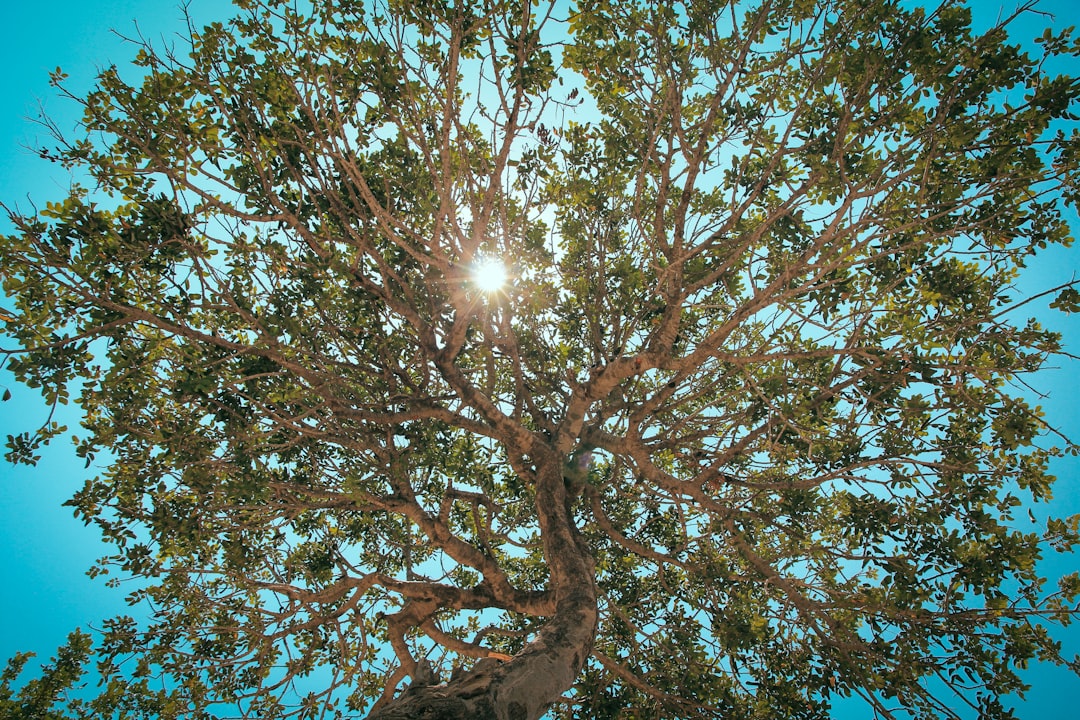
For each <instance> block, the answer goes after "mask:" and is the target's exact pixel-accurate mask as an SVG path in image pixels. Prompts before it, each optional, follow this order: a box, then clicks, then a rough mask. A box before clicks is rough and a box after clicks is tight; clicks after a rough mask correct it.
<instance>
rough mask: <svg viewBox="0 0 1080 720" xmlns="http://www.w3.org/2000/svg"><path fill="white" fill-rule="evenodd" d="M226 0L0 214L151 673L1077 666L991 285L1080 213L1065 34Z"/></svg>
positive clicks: (533, 688) (585, 677)
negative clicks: (1046, 561)
mask: <svg viewBox="0 0 1080 720" xmlns="http://www.w3.org/2000/svg"><path fill="white" fill-rule="evenodd" d="M236 4H237V6H238V9H239V15H238V17H237V18H236V19H234V20H232V21H231V22H230V23H228V24H214V25H210V26H208V27H206V28H204V29H202V30H198V31H196V30H195V29H192V31H191V34H190V46H189V47H187V48H185V49H184V52H183V53H180V52H175V51H174V50H172V49H161V48H156V47H154V46H153V45H152V44H149V43H140V49H139V52H138V55H137V58H136V65H137V66H138V67H139V68H140V69H141V70H140V72H141V75H140V76H139V77H138V78H137V79H135V80H134V81H127V80H125V79H123V77H122V74H121V72H120V71H119V70H118V69H116V68H109V69H107V70H105V71H104V72H102V73H101V75H100V77H99V87H98V89H96V90H95V91H94V92H93V93H91V94H90V95H89V96H88V97H86V98H84V99H79V98H75V97H74V95H72V97H73V98H74V99H77V100H79V102H81V103H82V105H83V107H84V110H85V116H84V122H83V126H84V130H85V133H84V135H82V136H80V137H77V138H74V139H67V138H64V137H62V136H61V135H60V134H59V133H58V134H57V145H56V147H55V148H43V149H42V150H41V154H42V155H43V156H44V157H46V158H48V159H52V160H54V161H59V162H61V163H63V165H64V166H65V167H68V168H72V169H73V170H76V171H78V172H79V173H81V175H80V176H81V177H88V178H90V179H92V184H93V187H92V188H91V187H86V186H81V185H76V186H74V187H73V189H72V191H71V193H70V195H69V196H68V197H67V198H65V199H63V200H62V201H60V202H56V203H49V204H47V205H46V206H45V208H44V209H42V210H40V211H37V210H35V211H34V212H32V213H29V214H27V213H25V212H19V211H18V210H17V209H14V208H9V210H8V212H9V216H10V219H11V221H12V222H13V223H14V225H15V227H16V228H17V232H16V233H15V234H14V235H11V236H9V237H5V238H4V240H3V243H2V255H0V268H2V273H3V281H4V289H5V292H6V294H7V296H8V298H9V302H8V303H7V304H8V305H10V307H11V309H10V310H6V311H5V321H6V332H7V334H8V336H9V337H10V338H11V339H13V342H14V343H15V345H14V346H12V347H10V348H9V349H6V350H5V351H4V353H5V358H6V363H7V367H8V368H9V369H10V370H11V371H12V372H13V373H14V374H15V375H16V376H17V377H18V379H19V380H21V381H23V382H25V383H27V384H29V385H31V386H33V387H40V388H41V391H42V393H43V395H44V396H45V398H46V399H47V400H48V401H49V402H50V403H53V404H57V403H66V402H68V401H69V399H70V398H71V397H74V398H75V399H76V400H77V402H78V403H79V405H80V408H81V411H82V413H83V414H84V420H83V422H82V424H83V430H81V431H80V432H79V438H78V440H77V445H78V452H79V454H80V456H82V457H85V458H86V460H87V466H88V467H89V466H90V465H92V464H94V463H95V461H98V462H101V463H103V464H104V469H103V470H102V471H101V472H100V474H99V475H98V476H97V477H95V478H93V479H91V480H89V481H88V482H87V483H86V484H85V486H84V487H83V488H82V489H81V490H80V491H79V492H78V493H77V494H76V495H75V496H74V498H73V499H72V500H71V505H72V506H73V507H74V508H75V511H76V513H77V514H78V515H79V516H81V517H82V518H83V519H85V520H86V521H87V522H94V523H97V524H98V525H99V526H100V528H101V529H102V531H103V533H104V536H105V538H106V539H107V541H108V542H110V543H111V544H112V546H113V547H114V551H113V554H111V555H110V556H109V557H107V558H105V559H104V560H103V564H102V566H101V567H100V568H98V571H99V572H106V571H107V569H108V568H113V569H118V570H119V571H121V572H123V573H126V574H129V575H133V576H135V577H139V578H143V579H144V580H145V581H146V584H145V586H144V587H142V588H141V589H139V590H137V591H136V592H134V593H133V596H132V601H133V602H138V601H146V602H147V603H149V606H150V607H151V608H152V614H151V616H150V620H149V621H148V623H147V624H146V625H140V624H139V623H136V622H135V621H134V620H133V619H131V618H117V619H116V620H114V621H113V622H111V623H110V624H109V625H108V626H107V627H106V628H105V629H104V633H103V640H102V646H101V647H100V648H99V653H100V655H99V669H100V670H101V672H102V673H104V676H105V677H106V678H111V680H110V683H115V682H119V681H118V680H117V678H120V677H124V678H127V680H126V682H127V683H129V684H128V685H125V686H124V687H125V692H127V691H130V692H133V693H136V694H138V693H140V692H141V693H143V694H144V695H145V696H146V697H145V698H144V701H143V704H142V705H139V706H138V707H141V708H143V709H142V710H140V711H139V712H144V713H157V714H159V715H161V716H163V717H171V716H181V715H182V716H184V717H209V716H210V715H211V714H213V713H216V714H222V713H224V714H226V715H228V714H241V715H244V716H257V717H278V716H287V715H295V716H299V717H324V716H334V717H338V716H343V715H348V714H350V713H351V714H353V715H355V714H357V713H361V714H362V713H369V715H368V717H370V718H373V719H374V718H378V719H379V720H388V719H389V718H404V717H409V718H414V717H425V718H451V717H454V718H456V717H474V718H500V719H505V718H537V717H540V716H541V715H543V714H544V713H545V712H546V711H548V709H549V708H551V712H552V713H553V715H555V716H558V717H566V718H616V717H631V716H632V717H640V718H705V717H718V718H725V719H732V720H733V719H736V718H759V717H769V718H772V717H793V718H822V717H826V716H827V714H828V709H829V707H830V703H831V702H833V701H834V700H835V699H836V698H837V697H846V696H851V695H858V696H861V697H862V698H864V699H865V701H866V702H867V703H868V704H869V705H870V706H871V707H872V708H873V710H874V712H875V713H876V715H877V716H880V717H903V716H908V715H910V716H921V717H926V716H928V715H941V716H945V717H958V716H963V715H964V713H965V712H967V711H965V710H962V709H961V708H963V707H966V706H968V705H970V707H971V708H973V710H972V712H975V711H976V710H977V712H978V714H979V716H980V717H986V718H997V717H1009V716H1010V712H1009V711H1008V710H1007V709H1006V708H1005V707H1004V705H1003V703H1002V697H1003V696H1005V695H1008V694H1010V693H1018V692H1021V691H1022V690H1023V688H1024V685H1023V683H1022V681H1021V678H1020V676H1019V675H1018V672H1019V670H1020V669H1022V668H1023V667H1025V666H1026V664H1027V663H1028V662H1029V661H1030V660H1032V659H1040V660H1050V661H1054V662H1058V663H1065V662H1069V661H1067V659H1066V658H1064V657H1062V654H1061V647H1060V643H1059V642H1057V641H1056V640H1055V639H1054V637H1053V635H1052V634H1051V632H1050V630H1051V627H1052V626H1053V625H1054V624H1056V623H1060V624H1066V623H1068V622H1069V620H1070V618H1071V613H1072V610H1071V604H1072V603H1073V602H1074V601H1075V600H1076V596H1077V594H1078V592H1080V577H1078V576H1077V575H1076V574H1073V575H1069V576H1067V577H1064V578H1061V579H1059V580H1056V582H1055V583H1050V582H1048V581H1047V580H1045V579H1043V578H1041V577H1040V576H1039V574H1038V572H1037V568H1036V563H1037V562H1038V560H1039V559H1040V557H1041V556H1042V554H1043V553H1044V551H1046V550H1048V549H1050V548H1053V549H1054V550H1056V551H1059V552H1067V551H1070V550H1071V548H1072V547H1073V546H1074V544H1075V543H1076V542H1078V541H1080V537H1078V533H1077V530H1078V519H1077V518H1070V519H1066V520H1058V519H1051V520H1050V521H1048V523H1047V525H1046V528H1045V530H1044V531H1043V532H1041V533H1035V532H1031V531H1029V530H1025V529H1022V527H1028V528H1030V525H1024V523H1026V522H1027V519H1026V518H1019V519H1018V518H1016V517H1015V514H1016V513H1017V512H1021V513H1022V512H1023V510H1022V508H1024V507H1025V503H1031V502H1039V501H1043V500H1046V499H1048V498H1049V497H1050V489H1051V484H1052V480H1053V478H1052V476H1051V475H1050V474H1049V463H1050V461H1051V459H1052V458H1053V457H1054V456H1056V455H1060V454H1062V453H1063V452H1069V453H1074V452H1075V450H1076V448H1075V447H1074V446H1073V445H1071V444H1069V443H1068V442H1067V440H1065V439H1064V438H1060V440H1061V443H1062V444H1063V446H1064V450H1060V449H1056V448H1054V447H1052V445H1053V444H1054V440H1053V437H1054V436H1053V432H1052V427H1051V425H1050V424H1049V423H1048V422H1047V421H1046V420H1045V419H1044V418H1043V417H1042V415H1041V412H1040V410H1039V408H1038V407H1034V406H1032V405H1031V404H1029V403H1028V401H1027V400H1025V397H1024V392H1023V391H1022V390H1023V384H1022V383H1023V381H1022V378H1023V377H1025V376H1027V375H1029V374H1031V373H1035V372H1037V371H1038V370H1039V368H1040V367H1042V366H1043V364H1044V363H1045V361H1046V360H1047V359H1048V358H1049V357H1052V356H1054V355H1055V354H1057V353H1061V352H1062V348H1061V338H1060V337H1059V336H1058V335H1057V334H1055V333H1052V332H1049V331H1047V330H1046V329H1044V328H1042V327H1041V326H1040V325H1039V324H1038V323H1036V322H1035V321H1033V320H1027V319H1026V318H1024V316H1023V311H1022V310H1020V308H1021V306H1023V305H1025V304H1026V303H1027V302H1029V301H1030V300H1032V299H1033V298H1032V297H1030V296H1024V295H1021V294H1018V293H1017V292H1016V291H1015V289H1014V287H1013V283H1014V281H1015V280H1016V278H1017V276H1018V273H1019V272H1020V271H1021V270H1022V269H1023V268H1024V265H1025V262H1027V261H1028V260H1029V259H1030V257H1031V256H1032V255H1033V254H1034V253H1036V252H1037V251H1039V250H1040V249H1043V248H1045V247H1047V246H1048V245H1050V244H1063V243H1067V242H1069V240H1070V236H1069V229H1068V226H1067V224H1066V221H1065V219H1064V217H1063V211H1064V209H1065V207H1066V206H1068V205H1072V204H1073V203H1075V202H1076V200H1077V186H1076V178H1077V173H1078V171H1080V164H1078V159H1080V139H1078V135H1077V134H1076V131H1075V129H1074V125H1073V123H1074V121H1076V120H1077V116H1076V115H1075V109H1076V103H1077V96H1078V94H1080V84H1078V83H1077V81H1075V80H1073V79H1071V78H1068V77H1060V76H1055V75H1052V74H1050V73H1049V72H1048V71H1047V70H1046V63H1047V62H1048V61H1049V60H1051V59H1052V58H1053V57H1054V56H1069V55H1076V54H1077V53H1078V52H1080V45H1078V44H1077V43H1075V42H1073V41H1072V40H1071V39H1070V37H1069V35H1068V33H1067V32H1066V33H1062V34H1053V33H1051V32H1049V31H1048V32H1047V34H1046V35H1045V36H1044V37H1043V38H1042V40H1041V43H1042V50H1043V51H1044V54H1045V56H1044V57H1035V58H1033V57H1030V56H1029V55H1028V54H1027V53H1026V52H1024V51H1022V50H1021V49H1020V48H1019V47H1018V46H1016V45H1014V44H1011V43H1010V41H1009V38H1008V35H1007V32H1006V31H1007V28H1008V26H1009V25H1010V23H1011V22H1013V21H1014V20H1015V18H1016V17H1018V16H1019V15H1020V14H1023V13H1025V12H1029V11H1030V8H1028V7H1025V8H1022V9H1021V10H1019V11H1018V12H1017V14H1015V15H1013V16H1011V17H1009V18H1006V19H1005V20H1003V21H1002V22H1001V23H1000V24H998V25H996V26H994V27H992V28H990V29H989V30H987V31H985V32H982V33H976V32H974V31H973V30H972V29H971V17H970V12H969V11H968V10H967V9H966V8H965V7H964V6H963V5H962V4H961V3H959V2H954V1H952V0H946V1H945V2H943V3H941V4H940V5H939V6H937V7H935V8H933V9H929V10H927V9H921V8H909V7H907V6H906V4H905V5H903V6H902V5H900V4H899V3H897V2H891V1H888V0H844V1H843V2H841V1H839V0H837V1H836V2H817V3H811V2H796V1H795V0H788V1H784V0H763V2H760V3H732V2H706V1H704V0H698V1H695V2H692V3H685V4H667V3H649V2H620V3H583V4H582V6H581V7H578V8H573V9H571V8H569V7H568V6H566V5H564V4H563V3H554V4H552V5H551V6H547V5H537V6H533V5H531V4H529V3H522V2H510V1H509V0H507V1H503V0H486V1H485V2H482V3H480V2H477V3H465V2H462V3H449V2H444V1H442V0H431V1H429V2H426V3H416V2H412V1H411V0H387V2H385V3H382V2H359V1H352V0H335V1H334V2H329V1H326V2H316V3H311V4H307V3H299V4H298V3H295V2H293V1H292V0H289V1H288V2H286V1H285V0H237V2H236ZM55 82H56V84H57V86H58V87H61V88H62V87H63V78H62V76H61V75H60V74H59V72H58V74H57V76H56V78H55ZM493 261H496V262H498V261H501V262H502V263H503V264H504V265H505V268H506V271H507V274H508V279H507V280H506V281H505V282H503V283H501V284H498V283H492V284H490V285H487V284H482V283H481V282H480V278H479V277H478V275H477V272H476V268H477V267H479V266H480V265H482V264H484V263H488V264H490V263H492V262H493ZM1053 292H1057V293H1058V294H1057V299H1056V300H1055V301H1054V304H1055V305H1056V306H1058V307H1060V308H1062V309H1064V310H1070V311H1073V310H1077V309H1078V303H1077V300H1078V295H1077V293H1076V291H1075V289H1074V288H1073V287H1072V285H1071V284H1070V285H1068V286H1063V287H1060V288H1055V289H1054V290H1052V291H1050V292H1048V293H1046V294H1045V295H1043V296H1047V297H1048V296H1049V295H1050V294H1052V293H1053ZM1043 296H1040V297H1043ZM63 432H64V429H63V428H61V427H59V426H56V425H46V426H45V427H43V428H41V429H39V430H38V431H36V432H27V433H26V434H24V435H22V436H17V437H11V438H9V442H8V446H9V453H8V455H9V458H10V459H13V460H16V461H19V460H21V461H25V462H31V463H32V462H34V459H35V457H36V453H37V451H38V449H39V447H40V446H41V444H42V443H44V442H47V441H48V440H49V439H50V438H53V437H56V436H57V435H60V434H62V433H63ZM73 637H75V640H73V642H74V643H75V645H74V646H72V647H73V648H74V649H72V648H69V650H68V653H67V654H66V655H63V658H66V659H64V662H63V663H60V666H62V667H63V668H67V667H68V666H69V665H71V658H72V657H75V658H76V659H80V658H85V657H86V656H87V653H88V652H89V650H88V648H87V647H86V646H85V644H86V639H85V636H81V635H80V636H73ZM125 659H130V660H131V661H132V662H130V663H128V664H126V665H125V664H124V661H125ZM24 661H25V659H24V658H20V659H17V661H16V664H15V665H14V666H11V667H9V672H7V673H5V676H4V678H5V684H4V693H6V694H5V695H4V696H3V698H0V699H4V698H8V699H4V702H5V703H7V702H9V698H10V696H11V691H10V689H9V688H8V684H7V683H8V681H9V680H10V679H12V678H13V677H14V674H15V673H16V672H17V670H18V668H19V667H21V663H22V662H24ZM80 661H81V660H80ZM1069 664H1070V665H1071V666H1072V667H1073V668H1074V669H1075V668H1076V667H1077V664H1076V662H1075V661H1072V662H1069ZM65 673H67V674H66V675H65V676H64V677H73V678H76V679H77V677H78V675H77V673H75V674H72V673H74V671H69V670H65ZM54 674H55V673H54ZM159 676H160V677H164V678H171V684H167V685H166V688H167V690H157V691H151V690H150V688H152V687H157V686H155V685H154V682H152V681H156V679H157V678H158V677H159ZM50 677H52V676H51V675H50ZM406 679H408V681H409V682H408V687H407V688H404V687H403V686H404V684H405V681H406ZM109 687H110V688H111V689H112V695H111V696H110V697H117V696H121V695H123V693H120V692H119V691H116V690H115V687H116V686H114V685H110V686H109ZM313 687H314V688H315V689H314V690H311V688H313ZM50 692H52V693H53V694H52V695H51V696H50V697H54V698H58V697H59V695H57V692H58V691H56V690H55V689H53V690H50ZM155 693H156V694H155ZM290 698H294V700H295V702H293V701H290ZM117 702H118V701H117ZM155 703H156V704H155ZM133 707H135V705H131V706H130V707H128V709H127V710H124V711H123V712H128V713H135V712H136V710H134V709H131V708H133ZM148 707H151V708H153V709H152V710H147V709H146V708H148ZM109 708H113V710H115V712H117V713H120V714H123V713H122V712H121V710H122V708H121V709H116V708H115V707H114V706H108V707H106V705H100V706H98V707H97V710H96V711H97V712H109V711H110V710H109ZM626 708H632V711H626V710H625V709H626ZM627 712H630V714H629V715H627V714H626V713H627Z"/></svg>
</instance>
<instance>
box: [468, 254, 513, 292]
mask: <svg viewBox="0 0 1080 720" xmlns="http://www.w3.org/2000/svg"><path fill="white" fill-rule="evenodd" d="M472 279H473V282H474V283H476V287H478V288H480V290H482V291H483V292H486V293H493V292H498V291H499V290H502V289H503V287H505V286H506V281H507V276H506V266H505V265H503V264H502V263H501V262H500V261H499V260H496V259H495V258H482V259H480V260H478V261H477V262H476V264H474V265H473V271H472Z"/></svg>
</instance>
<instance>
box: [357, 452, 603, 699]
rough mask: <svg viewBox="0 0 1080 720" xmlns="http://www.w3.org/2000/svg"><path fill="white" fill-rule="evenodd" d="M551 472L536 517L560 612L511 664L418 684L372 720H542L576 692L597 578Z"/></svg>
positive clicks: (550, 469) (551, 466) (542, 481)
mask: <svg viewBox="0 0 1080 720" xmlns="http://www.w3.org/2000/svg"><path fill="white" fill-rule="evenodd" d="M546 465H547V467H546V468H545V469H544V470H543V471H541V472H540V473H539V475H540V477H539V481H538V483H537V511H538V514H539V516H540V517H539V521H540V528H541V536H542V538H543V543H544V557H545V559H546V560H547V564H548V568H549V570H550V583H551V586H552V588H553V589H554V591H555V613H554V614H553V615H552V616H551V617H550V618H549V619H548V621H547V623H545V624H544V626H543V627H542V628H541V629H540V632H539V633H538V634H537V637H536V639H535V640H533V641H532V642H530V643H529V644H528V645H526V646H525V647H524V648H523V649H522V650H521V652H519V653H518V654H517V655H515V656H514V657H513V658H511V659H510V660H508V661H506V662H500V661H498V660H495V659H491V658H488V659H484V660H481V661H480V662H478V663H477V664H476V665H475V666H474V667H473V668H472V670H470V671H469V672H467V673H462V674H460V675H458V676H455V677H453V678H451V679H450V680H449V681H448V682H445V683H441V684H439V685H426V686H415V685H414V686H412V687H410V688H409V689H407V690H405V691H404V692H403V693H401V695H399V696H398V697H396V698H394V700H392V701H391V702H389V703H387V704H386V705H385V706H384V707H382V708H379V709H378V710H376V711H375V712H373V713H372V714H371V715H369V716H368V718H367V720H537V718H539V717H541V716H542V715H543V714H544V712H546V710H547V708H548V707H549V706H550V705H551V704H552V703H553V702H555V701H556V700H558V699H559V698H560V697H561V696H562V694H563V693H564V692H566V691H567V690H569V689H570V688H571V687H572V686H573V684H574V679H575V678H577V675H578V673H579V672H581V668H582V667H583V666H584V664H585V660H586V659H587V658H588V657H589V654H590V653H591V652H592V647H593V642H594V641H595V639H596V623H597V617H598V613H597V602H596V595H597V591H596V576H595V571H594V566H593V558H592V553H591V551H590V550H589V547H588V545H587V544H586V543H585V541H584V540H583V539H582V537H581V535H580V534H579V533H578V531H577V528H575V527H574V525H573V521H572V520H571V515H570V511H569V507H568V502H567V497H566V490H565V486H564V484H563V476H562V463H558V462H551V463H547V464H546Z"/></svg>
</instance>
